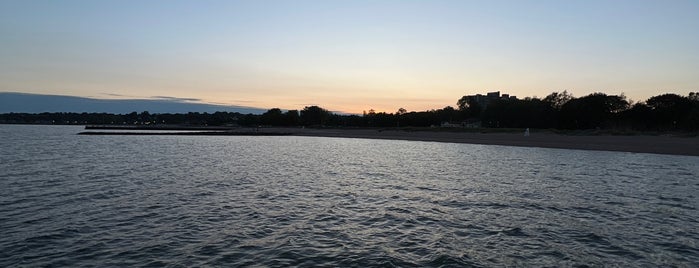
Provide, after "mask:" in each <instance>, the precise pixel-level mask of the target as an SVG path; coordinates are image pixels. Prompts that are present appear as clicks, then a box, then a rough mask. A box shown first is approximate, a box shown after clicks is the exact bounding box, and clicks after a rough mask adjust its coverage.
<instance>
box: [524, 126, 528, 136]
mask: <svg viewBox="0 0 699 268" xmlns="http://www.w3.org/2000/svg"><path fill="white" fill-rule="evenodd" d="M524 136H525V137H529V128H527V129H526V130H525V131H524Z"/></svg>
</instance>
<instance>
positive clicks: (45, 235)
mask: <svg viewBox="0 0 699 268" xmlns="http://www.w3.org/2000/svg"><path fill="white" fill-rule="evenodd" d="M79 131H81V129H80V128H79V127H55V126H10V125H0V137H1V139H0V149H1V150H2V151H1V154H0V266H1V267H16V266H99V267H103V266H171V267H190V266H227V267H230V266H247V265H251V266H256V265H257V266H276V267H287V266H325V267H327V266H342V267H345V266H355V267H366V266H400V267H409V266H442V267H463V266H473V267H501V266H537V267H540V266H557V267H560V266H582V267H584V266H623V267H627V266H662V267H672V266H676V267H693V266H697V265H699V228H698V227H699V222H698V220H697V219H699V212H698V211H697V207H698V204H699V197H697V193H699V191H698V190H699V167H698V166H697V163H699V157H688V156H670V155H653V154H637V153H622V152H599V151H579V150H560V149H542V148H518V147H506V146H486V145H468V144H450V143H431V142H411V141H388V140H366V139H339V138H314V137H202V136H189V137H188V136H78V135H74V134H75V133H77V132H79Z"/></svg>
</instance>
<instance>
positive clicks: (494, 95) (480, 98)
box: [466, 91, 517, 109]
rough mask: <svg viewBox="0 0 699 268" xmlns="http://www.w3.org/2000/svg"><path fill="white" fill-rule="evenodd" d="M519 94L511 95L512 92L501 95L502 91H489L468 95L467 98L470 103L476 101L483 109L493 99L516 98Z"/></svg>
mask: <svg viewBox="0 0 699 268" xmlns="http://www.w3.org/2000/svg"><path fill="white" fill-rule="evenodd" d="M516 99H517V96H510V94H502V95H500V91H495V92H488V93H487V94H486V95H481V94H476V95H468V96H466V100H467V101H468V103H469V104H471V103H476V104H478V106H480V107H481V109H485V107H487V106H488V104H490V103H491V102H493V101H496V100H516Z"/></svg>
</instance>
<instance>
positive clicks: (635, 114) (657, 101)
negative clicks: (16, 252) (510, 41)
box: [0, 91, 699, 131]
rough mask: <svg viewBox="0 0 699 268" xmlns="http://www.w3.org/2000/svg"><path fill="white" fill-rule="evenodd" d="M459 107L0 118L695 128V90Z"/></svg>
mask: <svg viewBox="0 0 699 268" xmlns="http://www.w3.org/2000/svg"><path fill="white" fill-rule="evenodd" d="M456 104H457V108H453V107H451V106H447V107H444V108H442V109H436V110H429V111H421V112H415V111H413V112H408V111H406V110H405V109H402V108H401V109H399V110H398V111H397V112H395V113H385V112H374V111H373V110H370V111H369V112H365V113H364V114H362V115H347V114H338V113H333V112H330V111H328V110H326V109H323V108H321V107H318V106H307V107H304V108H303V109H302V110H288V111H282V110H281V109H279V108H273V109H270V110H268V111H266V112H264V113H263V114H241V113H231V112H215V113H186V114H169V113H161V114H151V113H149V112H147V111H146V112H141V113H137V112H132V113H129V114H108V113H38V114H27V113H6V114H0V123H9V124H81V125H84V124H105V125H111V124H117V125H124V124H139V125H144V124H148V125H150V124H154V125H160V124H173V125H208V126H281V127H293V126H307V127H429V126H448V127H487V128H541V129H570V130H584V129H621V130H638V131H697V130H699V93H696V92H692V93H690V94H689V95H688V96H680V95H677V94H662V95H658V96H654V97H651V98H649V99H648V100H646V101H645V102H638V103H632V102H630V101H629V100H627V98H626V97H625V96H624V95H606V94H604V93H594V94H590V95H587V96H583V97H579V98H574V97H573V96H571V95H570V94H568V93H567V92H566V91H563V92H554V93H551V94H550V95H548V96H546V97H545V98H542V99H539V98H525V99H498V100H494V101H491V102H489V103H488V104H487V105H486V106H485V107H481V105H480V104H478V103H476V102H475V101H473V100H471V99H469V98H467V96H464V97H463V98H461V99H459V100H458V101H457V103H456Z"/></svg>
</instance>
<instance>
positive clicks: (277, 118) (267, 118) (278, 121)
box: [260, 108, 285, 126]
mask: <svg viewBox="0 0 699 268" xmlns="http://www.w3.org/2000/svg"><path fill="white" fill-rule="evenodd" d="M284 121H285V118H284V115H283V113H282V110H281V109H279V108H272V109H269V110H267V111H266V112H265V113H263V114H262V115H261V116H260V122H261V123H262V124H263V125H272V126H281V125H284V123H285V122H284Z"/></svg>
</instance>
